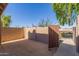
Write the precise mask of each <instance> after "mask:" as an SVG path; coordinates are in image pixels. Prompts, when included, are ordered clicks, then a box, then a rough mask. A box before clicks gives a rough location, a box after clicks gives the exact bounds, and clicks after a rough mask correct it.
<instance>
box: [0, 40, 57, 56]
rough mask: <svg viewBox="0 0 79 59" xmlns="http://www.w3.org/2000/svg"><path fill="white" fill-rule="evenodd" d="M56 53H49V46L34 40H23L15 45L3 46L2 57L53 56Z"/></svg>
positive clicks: (1, 48) (0, 53)
mask: <svg viewBox="0 0 79 59" xmlns="http://www.w3.org/2000/svg"><path fill="white" fill-rule="evenodd" d="M55 51H56V48H53V50H52V51H48V45H47V44H45V43H41V42H38V41H33V40H22V41H18V42H14V43H7V44H3V45H2V46H1V47H0V55H6V56H9V55H10V56H52V55H53V54H54V53H55Z"/></svg>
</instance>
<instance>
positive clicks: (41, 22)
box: [38, 19, 51, 27]
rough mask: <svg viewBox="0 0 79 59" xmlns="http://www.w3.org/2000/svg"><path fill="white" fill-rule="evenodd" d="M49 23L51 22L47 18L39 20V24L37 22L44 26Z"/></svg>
mask: <svg viewBox="0 0 79 59" xmlns="http://www.w3.org/2000/svg"><path fill="white" fill-rule="evenodd" d="M49 25H51V22H50V20H49V19H47V20H44V19H43V20H42V21H40V22H39V24H38V26H39V27H46V26H49Z"/></svg>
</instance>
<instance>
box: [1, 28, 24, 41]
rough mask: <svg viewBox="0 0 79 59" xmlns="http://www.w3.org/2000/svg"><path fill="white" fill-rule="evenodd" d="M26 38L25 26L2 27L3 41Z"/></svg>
mask: <svg viewBox="0 0 79 59" xmlns="http://www.w3.org/2000/svg"><path fill="white" fill-rule="evenodd" d="M21 38H24V29H23V28H2V31H1V41H2V42H5V41H11V40H17V39H21Z"/></svg>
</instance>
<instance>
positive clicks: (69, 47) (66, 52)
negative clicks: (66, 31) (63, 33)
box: [54, 38, 78, 56]
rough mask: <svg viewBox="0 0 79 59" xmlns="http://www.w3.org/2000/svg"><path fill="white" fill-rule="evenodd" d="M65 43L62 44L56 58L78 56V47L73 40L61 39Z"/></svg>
mask: <svg viewBox="0 0 79 59" xmlns="http://www.w3.org/2000/svg"><path fill="white" fill-rule="evenodd" d="M61 40H63V42H62V43H61V44H60V46H59V48H58V50H57V51H56V53H55V54H54V56H77V55H78V54H77V52H76V45H75V43H74V40H73V39H69V38H68V39H64V38H63V39H61Z"/></svg>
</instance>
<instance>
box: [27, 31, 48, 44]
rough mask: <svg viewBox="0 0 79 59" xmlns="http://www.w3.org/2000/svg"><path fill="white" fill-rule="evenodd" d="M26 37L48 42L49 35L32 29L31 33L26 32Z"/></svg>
mask: <svg viewBox="0 0 79 59" xmlns="http://www.w3.org/2000/svg"><path fill="white" fill-rule="evenodd" d="M28 39H30V40H35V41H39V42H43V43H48V39H49V37H48V34H41V33H36V30H33V32H32V33H31V32H28Z"/></svg>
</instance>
